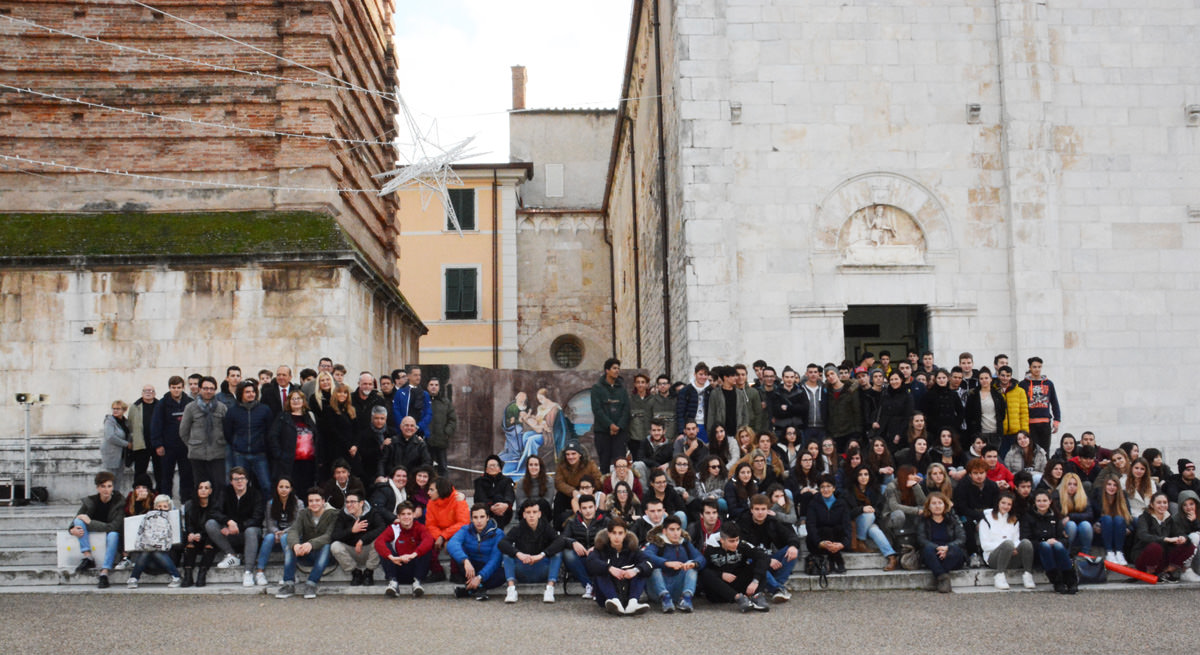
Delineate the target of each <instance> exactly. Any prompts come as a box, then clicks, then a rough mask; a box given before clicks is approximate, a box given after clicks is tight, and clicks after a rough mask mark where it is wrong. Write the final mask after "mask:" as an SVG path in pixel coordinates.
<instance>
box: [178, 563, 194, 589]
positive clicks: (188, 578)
mask: <svg viewBox="0 0 1200 655" xmlns="http://www.w3.org/2000/svg"><path fill="white" fill-rule="evenodd" d="M194 584H196V580H195V578H193V577H192V567H190V566H188V567H184V569H183V584H181V585H179V586H181V587H183V588H185V589H186V588H188V587H190V586H192V585H194Z"/></svg>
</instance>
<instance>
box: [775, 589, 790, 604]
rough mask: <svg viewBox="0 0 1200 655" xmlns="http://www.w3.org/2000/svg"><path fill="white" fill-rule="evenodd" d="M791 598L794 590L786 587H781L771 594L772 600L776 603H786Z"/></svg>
mask: <svg viewBox="0 0 1200 655" xmlns="http://www.w3.org/2000/svg"><path fill="white" fill-rule="evenodd" d="M791 599H792V592H790V591H788V590H787V588H786V587H780V588H778V589H776V590H775V593H773V594H771V600H772V601H773V602H776V603H786V602H788V601H789V600H791Z"/></svg>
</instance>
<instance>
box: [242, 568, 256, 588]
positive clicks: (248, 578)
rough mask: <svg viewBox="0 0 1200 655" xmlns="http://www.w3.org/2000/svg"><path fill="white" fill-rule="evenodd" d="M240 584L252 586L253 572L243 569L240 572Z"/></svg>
mask: <svg viewBox="0 0 1200 655" xmlns="http://www.w3.org/2000/svg"><path fill="white" fill-rule="evenodd" d="M242 586H243V587H253V586H254V574H253V573H251V572H249V571H245V572H243V573H242Z"/></svg>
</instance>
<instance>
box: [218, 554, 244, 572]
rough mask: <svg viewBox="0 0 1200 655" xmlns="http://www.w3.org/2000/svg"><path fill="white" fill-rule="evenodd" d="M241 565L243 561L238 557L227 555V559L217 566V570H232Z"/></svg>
mask: <svg viewBox="0 0 1200 655" xmlns="http://www.w3.org/2000/svg"><path fill="white" fill-rule="evenodd" d="M241 563H242V560H240V559H238V557H237V555H226V556H225V559H223V560H221V561H220V562H219V563H218V564H217V568H218V569H228V568H231V567H234V566H238V565H240V564H241Z"/></svg>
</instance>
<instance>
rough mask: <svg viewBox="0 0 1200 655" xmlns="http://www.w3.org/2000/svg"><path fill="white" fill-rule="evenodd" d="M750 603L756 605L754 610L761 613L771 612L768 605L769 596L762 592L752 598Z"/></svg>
mask: <svg viewBox="0 0 1200 655" xmlns="http://www.w3.org/2000/svg"><path fill="white" fill-rule="evenodd" d="M750 602H751V603H752V604H753V605H754V609H755V610H757V611H759V612H770V611H771V606H770V605H768V604H767V595H766V594H764V593H763V592H761V591H760V592H758V593H757V594H754V595H753V596H751V597H750Z"/></svg>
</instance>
